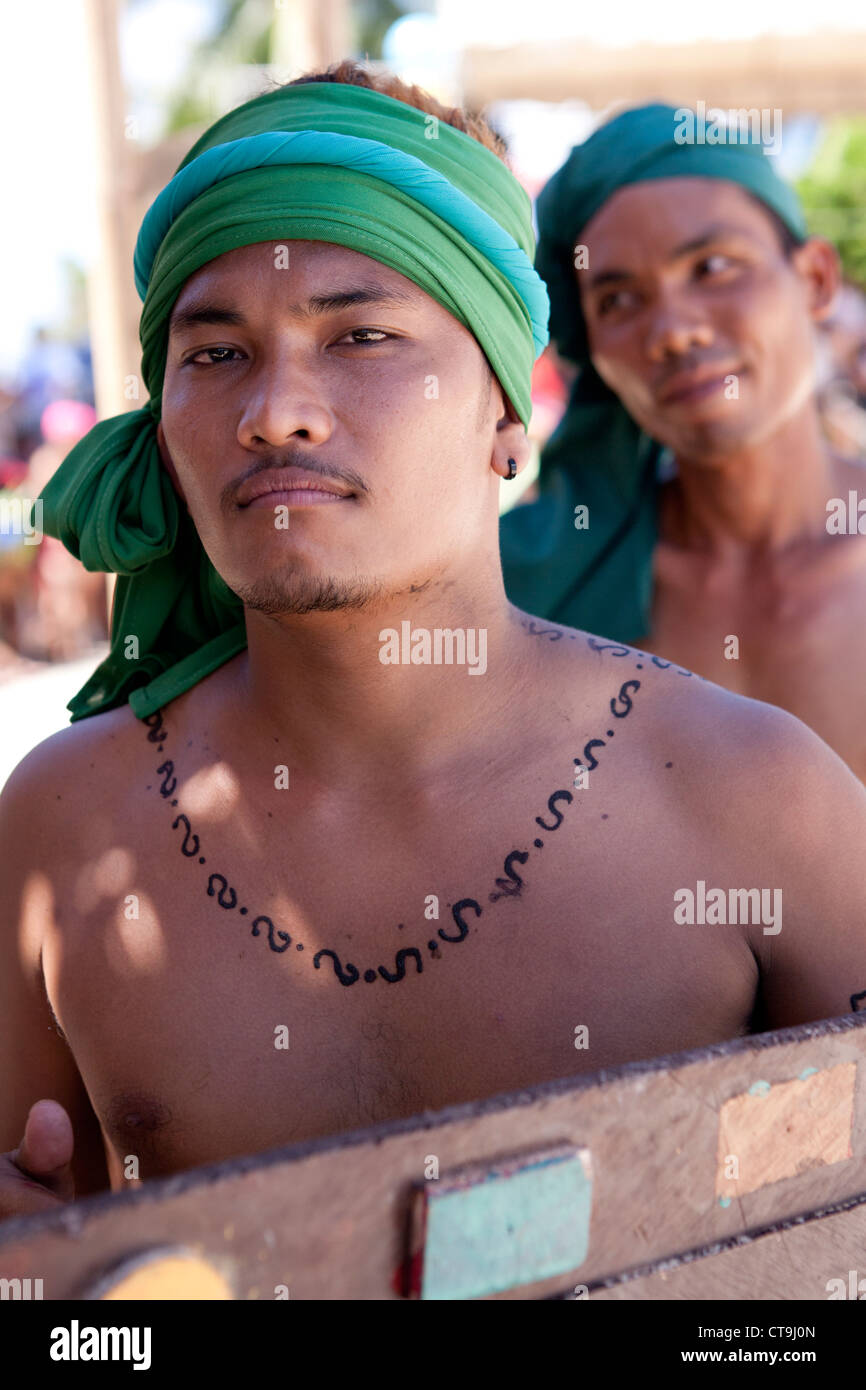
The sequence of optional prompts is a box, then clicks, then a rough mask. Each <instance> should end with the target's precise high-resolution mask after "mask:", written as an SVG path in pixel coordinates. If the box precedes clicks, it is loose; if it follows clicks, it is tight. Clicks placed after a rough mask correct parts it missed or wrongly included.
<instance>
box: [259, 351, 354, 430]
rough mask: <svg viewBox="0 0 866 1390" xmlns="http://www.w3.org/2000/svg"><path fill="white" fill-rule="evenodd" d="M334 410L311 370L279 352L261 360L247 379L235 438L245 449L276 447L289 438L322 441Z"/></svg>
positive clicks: (332, 420)
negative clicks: (264, 361) (262, 362)
mask: <svg viewBox="0 0 866 1390" xmlns="http://www.w3.org/2000/svg"><path fill="white" fill-rule="evenodd" d="M334 424H335V418H334V414H333V412H332V410H331V408H330V405H329V404H328V402H327V400H326V399H325V396H324V388H323V386H322V383H321V382H320V381H318V380H317V377H316V374H315V372H313V371H311V370H310V368H309V367H308V366H307V367H305V366H304V365H303V364H302V363H301V362H300V361H298V359H297V357H295V356H292V357H291V359H290V358H289V356H288V355H281V356H280V358H279V359H278V360H274V361H273V362H271V363H268V364H262V365H261V366H260V367H259V368H258V370H257V371H256V373H255V375H254V376H253V377H252V378H251V379H250V381H249V391H248V394H247V396H246V399H245V401H244V408H243V411H242V413H241V418H240V420H239V422H238V440H239V442H240V443H241V444H242V445H243V446H244V448H247V449H255V448H256V447H257V446H261V445H262V444H265V445H267V446H268V447H269V448H278V447H279V446H280V445H282V444H285V443H287V442H288V440H289V439H292V438H297V437H298V436H299V435H300V436H301V438H303V439H308V440H309V441H310V442H311V443H313V444H324V443H325V441H326V440H328V439H329V438H330V436H331V435H332V434H333V431H334Z"/></svg>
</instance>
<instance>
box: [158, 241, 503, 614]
mask: <svg viewBox="0 0 866 1390" xmlns="http://www.w3.org/2000/svg"><path fill="white" fill-rule="evenodd" d="M280 246H282V248H283V251H282V261H284V260H285V254H286V250H287V249H288V253H289V266H288V268H279V267H280V266H281V256H280V252H279V247H280ZM205 305H207V306H209V308H208V309H207V310H206V315H207V316H206V319H205V321H201V322H190V321H189V320H184V319H183V317H182V315H183V314H184V313H185V312H188V311H190V310H196V311H198V310H201V309H202V308H203V306H205ZM213 310H216V311H217V312H216V314H215V313H214V312H213ZM225 311H230V312H229V314H228V316H227V314H226V312H225ZM502 410H503V401H502V394H501V391H500V389H499V387H498V385H497V384H496V383H495V382H493V383H491V378H490V374H489V372H488V369H487V365H486V361H485V358H484V356H483V353H482V352H481V349H480V348H479V346H478V344H477V342H476V340H475V339H474V338H473V336H472V335H471V334H470V333H469V331H468V330H467V329H465V328H464V327H463V326H462V325H461V324H459V323H458V322H457V320H456V319H454V318H453V317H452V316H451V315H450V314H449V313H448V312H447V311H446V310H445V309H443V308H442V307H441V305H439V304H437V303H436V302H435V301H434V300H433V299H431V298H430V297H429V296H428V295H426V294H425V293H424V292H423V291H422V290H420V289H419V288H418V286H417V285H415V284H414V283H412V282H411V281H409V280H407V279H406V278H405V277H404V276H402V275H400V274H398V273H397V272H396V271H394V270H391V269H390V268H388V267H386V266H384V265H381V264H380V263H379V262H378V261H374V260H371V259H370V258H369V257H367V256H363V255H360V254H359V253H358V252H355V251H350V250H346V249H345V248H343V247H340V246H332V245H330V244H327V243H323V242H311V241H289V242H283V243H276V242H265V243H260V244H257V245H253V246H245V247H242V248H240V249H238V250H236V251H231V252H229V253H227V254H226V255H223V256H220V257H218V258H217V259H216V260H214V261H210V262H209V263H208V264H207V265H205V266H203V267H202V269H201V270H199V271H198V272H197V273H196V274H195V275H193V276H192V277H191V278H190V279H189V280H188V281H187V282H186V284H185V285H184V288H183V290H182V291H181V294H180V296H179V297H178V300H177V303H176V305H175V307H174V310H173V314H172V323H171V328H170V336H169V349H168V360H167V364H166V372H165V384H164V389H163V397H162V431H163V436H164V438H163V442H162V445H161V447H162V452H163V460H164V462H166V465H167V466H168V467H169V470H170V471H171V472H173V477H174V479H175V485H176V486H179V487H180V488H181V489H182V492H183V495H184V497H185V499H186V502H187V504H188V506H189V510H190V514H191V516H192V519H193V522H194V523H195V526H196V529H197V531H198V534H199V536H200V537H201V540H202V544H203V546H204V548H205V550H206V552H207V554H208V556H209V557H210V560H211V562H212V563H213V565H214V567H215V568H216V570H217V572H218V573H219V574H220V575H221V576H222V577H223V579H224V580H225V581H226V583H227V584H228V585H229V587H230V588H231V589H233V590H234V592H235V593H236V594H238V596H239V597H240V598H241V599H242V600H243V601H244V603H245V604H247V606H248V607H251V608H257V609H260V610H261V611H264V612H270V613H289V612H307V611H311V610H313V609H317V608H318V609H329V608H331V609H335V608H342V607H358V606H362V605H363V604H365V603H369V602H370V601H371V600H372V599H374V598H376V597H377V596H381V597H383V598H385V597H388V596H393V595H395V594H397V593H401V592H406V591H408V590H409V589H410V588H411V587H412V586H413V585H416V586H417V585H421V584H425V583H426V582H427V581H428V580H432V581H433V584H435V583H436V582H437V580H439V579H440V578H441V576H443V575H444V574H445V573H446V572H448V574H449V576H451V575H453V573H454V571H455V568H456V567H458V566H461V565H462V566H463V567H467V566H469V565H470V564H472V563H473V558H472V557H473V555H476V556H477V552H478V547H479V537H480V536H481V535H482V534H483V532H484V530H485V529H486V530H487V531H489V532H491V534H493V535H494V537H495V519H496V497H497V487H498V479H497V477H496V476H495V474H494V473H493V471H492V469H491V468H490V460H491V454H492V450H493V443H494V439H495V429H496V421H497V419H498V418H499V416H500V415H501V413H502ZM167 453H168V454H169V455H170V459H169V458H167V457H166V454H167ZM285 466H294V467H302V468H308V469H310V470H313V471H315V472H317V473H319V474H321V475H324V477H325V478H326V479H330V480H332V481H333V482H334V483H336V484H337V485H339V486H340V487H341V488H342V489H343V490H344V491H346V492H348V493H350V494H351V495H349V496H344V497H342V498H341V499H340V500H338V501H326V502H323V503H322V504H320V505H308V506H305V507H294V506H292V507H291V508H290V511H289V524H288V529H287V530H286V529H279V528H278V527H277V526H276V525H275V511H274V508H275V506H278V505H279V503H280V502H281V500H282V499H280V498H279V497H273V498H267V499H265V500H264V501H262V502H260V503H258V504H257V505H251V506H242V505H240V504H239V502H238V500H237V490H238V487H239V485H240V483H241V481H242V480H245V479H247V478H249V477H250V476H251V475H255V474H258V473H260V472H261V471H262V470H263V469H264V468H267V469H268V470H270V469H280V468H282V467H285ZM491 528H492V529H491Z"/></svg>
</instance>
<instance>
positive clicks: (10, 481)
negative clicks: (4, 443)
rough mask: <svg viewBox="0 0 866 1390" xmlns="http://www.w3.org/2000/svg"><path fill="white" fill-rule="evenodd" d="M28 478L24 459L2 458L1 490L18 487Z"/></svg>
mask: <svg viewBox="0 0 866 1390" xmlns="http://www.w3.org/2000/svg"><path fill="white" fill-rule="evenodd" d="M26 476H27V464H26V463H25V462H24V460H23V459H13V458H0V488H4V487H9V488H14V487H17V486H18V484H19V483H21V482H23V481H24V479H25V478H26Z"/></svg>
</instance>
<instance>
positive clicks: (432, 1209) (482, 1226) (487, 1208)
mask: <svg viewBox="0 0 866 1390" xmlns="http://www.w3.org/2000/svg"><path fill="white" fill-rule="evenodd" d="M443 1177H444V1178H445V1182H444V1184H443V1187H442V1188H438V1189H437V1184H436V1183H430V1184H429V1185H428V1188H427V1213H426V1230H425V1239H424V1252H423V1274H422V1282H421V1297H422V1298H424V1299H460V1298H480V1297H483V1296H484V1295H486V1294H491V1293H500V1292H502V1290H504V1289H510V1288H514V1287H517V1286H519V1285H521V1284H530V1283H533V1282H534V1281H535V1280H536V1279H545V1278H548V1277H550V1276H551V1275H553V1274H564V1273H565V1272H566V1271H568V1270H573V1269H576V1268H577V1266H578V1265H580V1264H582V1263H583V1261H584V1260H585V1259H586V1252H587V1249H588V1247H589V1218H590V1210H591V1206H592V1175H591V1169H590V1164H589V1155H588V1153H587V1152H586V1150H583V1151H572V1152H571V1153H566V1154H559V1155H556V1156H548V1157H543V1156H539V1157H537V1158H534V1159H533V1160H532V1161H531V1162H529V1163H527V1164H526V1165H525V1166H520V1162H519V1160H517V1159H514V1160H511V1161H510V1162H509V1164H508V1165H507V1167H506V1166H505V1165H502V1164H500V1165H499V1167H498V1169H497V1168H496V1167H494V1166H493V1165H491V1168H490V1170H489V1171H488V1173H487V1174H484V1175H480V1174H479V1176H478V1177H477V1178H475V1179H474V1180H470V1181H468V1182H463V1183H460V1184H459V1185H454V1186H451V1185H450V1184H449V1182H448V1180H447V1175H443Z"/></svg>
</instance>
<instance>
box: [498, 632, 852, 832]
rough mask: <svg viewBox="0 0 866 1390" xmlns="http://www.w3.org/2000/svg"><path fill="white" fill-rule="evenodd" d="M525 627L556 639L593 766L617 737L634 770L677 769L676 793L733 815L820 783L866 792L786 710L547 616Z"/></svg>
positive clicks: (811, 791) (809, 792) (812, 790)
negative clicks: (739, 808)
mask: <svg viewBox="0 0 866 1390" xmlns="http://www.w3.org/2000/svg"><path fill="white" fill-rule="evenodd" d="M523 625H524V628H525V630H526V631H527V633H528V635H531V636H532V637H533V638H534V639H536V640H538V641H539V642H545V643H549V644H550V647H549V658H550V660H551V662H552V663H553V662H554V660H555V662H556V666H557V667H558V670H559V675H560V679H559V680H558V681H557V687H558V689H559V690H561V691H563V692H565V691H571V692H572V695H571V696H569V702H573V704H574V706H576V708H577V709H578V710H579V718H580V722H581V726H582V729H583V730H584V731H585V732H586V741H585V756H584V757H583V758H582V759H581V761H582V762H583V764H584V765H585V766H587V767H588V768H590V769H594V767H595V766H599V767H600V766H601V765H602V763H603V761H604V759H605V756H606V755H607V756H608V757H610V754H611V753H612V751H613V747H614V746H618V745H617V738H618V737H619V740H620V744H623V743H627V745H628V750H629V751H628V766H629V768H631V769H633V771H634V772H635V773H636V774H638V773H641V772H644V771H646V770H647V769H652V770H655V769H659V768H661V769H664V770H665V771H671V772H673V773H675V774H676V775H675V776H673V777H672V778H670V779H667V780H669V782H670V785H671V786H672V787H673V788H675V789H676V794H677V796H678V797H680V798H686V799H691V798H692V796H694V797H695V798H700V797H704V796H706V795H707V794H708V793H711V794H712V801H713V802H715V803H716V804H718V805H722V804H724V805H725V806H726V807H727V811H728V813H729V812H730V809H731V807H732V805H734V804H736V803H739V802H742V803H743V804H744V805H746V806H748V807H749V808H751V812H752V813H755V814H759V813H760V812H761V810H762V808H767V807H770V806H772V805H774V804H778V801H779V798H780V797H790V796H792V795H793V796H794V797H795V798H796V799H797V800H798V801H799V800H800V799H801V798H802V797H803V796H808V797H809V798H812V797H814V795H815V794H816V792H817V791H819V790H820V789H821V788H822V787H823V788H825V789H826V788H829V789H830V791H831V792H832V789H833V788H837V789H838V788H839V787H844V788H846V789H847V794H848V795H849V796H851V797H853V799H854V800H857V799H858V793H859V795H860V796H861V797H866V792H863V789H862V788H861V787H860V784H859V783H858V782H857V779H856V778H855V777H854V775H853V773H852V772H851V771H850V770H849V769H848V768H847V767H846V765H845V764H844V763H843V762H842V760H841V759H840V758H839V757H838V756H837V755H836V754H835V753H834V752H833V751H832V750H831V749H830V748H829V747H828V746H827V745H826V744H825V743H824V742H823V740H822V739H820V738H819V737H818V736H817V734H815V733H813V732H812V730H811V729H809V728H807V727H806V725H805V724H803V723H802V722H801V721H800V720H799V719H797V718H796V717H795V716H794V715H792V714H788V713H787V711H785V710H782V709H779V708H777V707H776V706H775V705H768V704H765V703H764V702H763V701H760V700H752V699H749V698H747V697H746V696H743V695H736V694H734V693H733V692H732V691H729V690H725V689H723V688H722V687H721V686H718V685H715V684H714V683H713V682H712V681H709V680H705V679H704V678H703V677H702V676H699V675H696V674H695V673H694V672H692V671H689V670H687V669H685V668H684V667H681V666H678V665H677V664H676V663H674V662H669V661H666V660H664V659H663V658H661V657H659V656H655V655H649V654H648V653H646V652H643V651H641V650H640V648H638V647H632V646H629V645H627V644H625V643H620V642H612V641H610V639H608V638H605V637H599V636H596V635H595V634H593V633H587V632H583V631H580V630H579V629H576V628H567V627H562V626H560V625H558V624H555V623H548V622H546V621H543V620H541V619H529V620H528V623H526V622H525V623H524V624H523ZM554 644H556V646H555V653H554ZM626 735H627V738H626V737H625V736H626ZM864 804H866V803H864Z"/></svg>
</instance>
